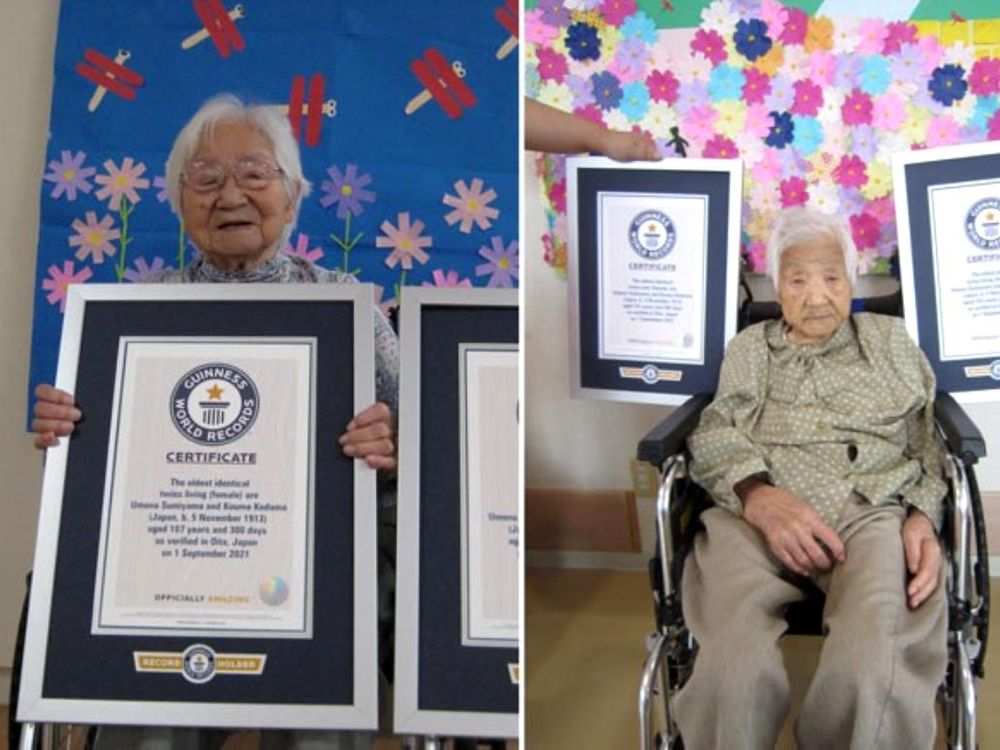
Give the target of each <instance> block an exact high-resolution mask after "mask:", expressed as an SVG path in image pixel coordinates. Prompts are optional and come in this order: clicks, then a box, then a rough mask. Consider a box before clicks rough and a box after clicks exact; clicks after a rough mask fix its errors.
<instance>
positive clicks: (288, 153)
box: [166, 93, 312, 248]
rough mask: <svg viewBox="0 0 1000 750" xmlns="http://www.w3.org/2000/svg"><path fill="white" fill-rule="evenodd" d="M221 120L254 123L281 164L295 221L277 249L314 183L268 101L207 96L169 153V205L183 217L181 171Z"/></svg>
mask: <svg viewBox="0 0 1000 750" xmlns="http://www.w3.org/2000/svg"><path fill="white" fill-rule="evenodd" d="M221 122H245V123H247V124H249V125H251V126H253V127H254V128H255V129H256V130H257V131H258V132H259V133H260V134H261V135H262V136H264V138H266V139H267V140H268V142H269V143H270V144H271V148H272V149H273V150H274V158H275V160H276V161H277V162H278V166H279V167H281V178H282V182H283V183H284V185H285V195H287V196H288V200H289V201H291V202H292V220H291V222H290V223H289V224H287V225H286V226H285V228H284V229H283V230H282V233H281V237H279V238H278V248H281V246H282V245H284V244H285V242H286V241H287V240H288V238H289V236H290V235H291V233H292V229H293V228H294V227H295V222H296V221H298V218H299V207H300V206H301V205H302V199H303V198H305V197H306V196H307V195H309V191H310V190H311V187H312V186H311V185H310V184H309V180H307V179H306V178H305V175H304V174H303V173H302V159H301V157H300V155H299V144H298V143H297V142H296V141H295V136H294V135H292V126H291V125H290V124H289V122H288V118H287V117H285V116H284V115H283V114H281V113H280V112H279V111H278V110H277V108H275V107H272V106H268V105H266V104H247V103H245V102H244V101H243V100H242V99H240V98H239V97H238V96H236V95H235V94H226V93H223V94H217V95H215V96H213V97H212V98H211V99H208V100H207V101H206V102H205V103H204V104H202V105H201V107H199V108H198V111H197V112H195V113H194V116H192V117H191V119H190V120H188V121H187V124H186V125H185V126H184V127H183V128H181V132H179V133H178V134H177V138H175V139H174V145H173V147H172V148H171V149H170V155H169V156H167V173H166V182H167V195H168V197H169V199H170V208H171V209H173V212H174V213H175V214H177V215H178V216H181V174H182V173H183V171H184V167H186V166H187V164H188V162H189V161H190V160H191V157H192V156H194V154H195V152H196V151H197V150H198V147H199V146H200V145H201V143H202V141H203V140H205V139H206V138H211V137H212V133H213V132H214V131H215V127H216V126H217V125H218V124H219V123H221Z"/></svg>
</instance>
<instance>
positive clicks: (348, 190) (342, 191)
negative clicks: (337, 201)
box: [340, 185, 354, 198]
mask: <svg viewBox="0 0 1000 750" xmlns="http://www.w3.org/2000/svg"><path fill="white" fill-rule="evenodd" d="M353 192H354V188H352V187H351V186H350V185H344V186H343V187H341V188H340V194H341V195H342V196H344V197H345V198H346V197H348V196H349V195H350V194H351V193H353Z"/></svg>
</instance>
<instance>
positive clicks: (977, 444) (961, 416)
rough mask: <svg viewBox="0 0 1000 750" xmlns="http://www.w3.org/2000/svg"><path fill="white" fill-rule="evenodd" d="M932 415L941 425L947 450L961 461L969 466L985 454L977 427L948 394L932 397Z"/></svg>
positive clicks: (983, 442) (984, 447)
mask: <svg viewBox="0 0 1000 750" xmlns="http://www.w3.org/2000/svg"><path fill="white" fill-rule="evenodd" d="M934 417H935V418H936V419H937V422H938V424H939V425H940V426H941V432H942V433H943V434H944V440H945V443H946V444H947V446H948V450H949V451H951V452H952V453H954V454H955V455H956V456H958V457H959V458H960V459H961V460H962V463H964V464H965V465H966V466H969V465H971V464H974V463H976V460H977V459H980V458H983V457H984V456H986V442H985V441H984V440H983V436H982V435H981V434H980V432H979V428H978V427H976V425H975V423H974V422H973V421H972V420H971V419H969V415H968V414H966V412H965V410H964V409H963V408H962V406H961V405H960V404H959V403H958V402H957V401H956V400H955V399H954V398H953V397H952V396H951V395H950V394H948V393H938V394H937V397H936V398H935V399H934Z"/></svg>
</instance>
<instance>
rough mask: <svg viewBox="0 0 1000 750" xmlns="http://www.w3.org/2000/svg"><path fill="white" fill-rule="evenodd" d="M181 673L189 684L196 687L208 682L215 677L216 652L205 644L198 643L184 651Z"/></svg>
mask: <svg viewBox="0 0 1000 750" xmlns="http://www.w3.org/2000/svg"><path fill="white" fill-rule="evenodd" d="M181 673H182V674H183V675H184V679H185V680H187V681H188V682H193V683H195V684H196V685H201V684H202V683H205V682H208V681H209V680H211V679H212V678H213V677H215V651H213V650H212V648H211V647H209V646H206V645H204V644H203V643H196V644H195V645H193V646H188V647H187V648H186V649H184V660H183V666H182V667H181Z"/></svg>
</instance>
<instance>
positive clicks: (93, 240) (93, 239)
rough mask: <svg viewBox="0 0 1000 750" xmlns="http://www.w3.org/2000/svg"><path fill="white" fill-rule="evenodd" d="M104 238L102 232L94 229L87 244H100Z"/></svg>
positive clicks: (88, 237)
mask: <svg viewBox="0 0 1000 750" xmlns="http://www.w3.org/2000/svg"><path fill="white" fill-rule="evenodd" d="M102 239H103V237H102V236H101V233H100V232H98V231H93V232H91V233H90V234H88V235H87V244H88V245H100V244H101V240H102Z"/></svg>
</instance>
